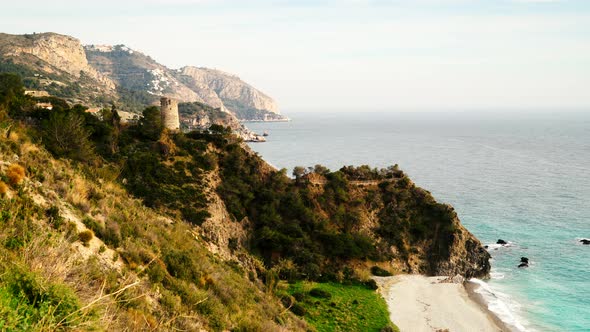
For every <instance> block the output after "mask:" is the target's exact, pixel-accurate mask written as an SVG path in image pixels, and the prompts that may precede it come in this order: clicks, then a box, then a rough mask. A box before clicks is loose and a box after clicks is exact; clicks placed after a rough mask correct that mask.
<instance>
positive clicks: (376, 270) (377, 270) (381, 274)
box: [371, 266, 392, 277]
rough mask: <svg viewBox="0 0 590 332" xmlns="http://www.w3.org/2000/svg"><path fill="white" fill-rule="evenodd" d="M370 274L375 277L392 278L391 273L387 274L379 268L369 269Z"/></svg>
mask: <svg viewBox="0 0 590 332" xmlns="http://www.w3.org/2000/svg"><path fill="white" fill-rule="evenodd" d="M371 273H372V274H373V275H374V276H377V277H391V276H392V274H391V272H389V271H387V270H385V269H382V268H380V267H379V266H373V267H371Z"/></svg>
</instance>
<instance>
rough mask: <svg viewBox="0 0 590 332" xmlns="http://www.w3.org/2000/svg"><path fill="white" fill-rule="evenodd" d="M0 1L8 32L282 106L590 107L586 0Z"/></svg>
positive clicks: (1, 24) (1, 27) (589, 9)
mask: <svg viewBox="0 0 590 332" xmlns="http://www.w3.org/2000/svg"><path fill="white" fill-rule="evenodd" d="M2 2H3V3H2V5H1V6H0V7H1V10H0V31H1V32H6V33H19V34H20V33H31V32H43V31H53V32H59V33H63V34H69V35H73V36H75V37H77V38H79V39H81V40H82V42H83V43H85V44H126V45H128V46H130V47H131V48H134V49H137V50H139V51H142V52H144V53H147V54H149V55H151V56H152V57H153V58H154V59H156V60H157V61H159V62H161V63H163V64H165V65H167V66H169V67H173V68H176V67H180V66H183V65H197V66H205V67H212V68H218V69H222V70H225V71H228V72H232V73H235V74H237V75H239V76H240V77H242V78H243V79H245V80H246V81H248V82H250V83H252V84H253V85H254V86H256V87H258V88H260V89H261V90H263V91H265V92H266V93H268V94H269V95H271V96H272V97H274V98H275V99H276V100H277V101H278V102H279V105H280V106H281V108H282V109H283V110H285V111H295V110H305V109H319V108H329V109H346V110H361V109H373V110H374V109H390V110H411V109H429V110H438V109H456V110H467V109H498V108H503V109H538V108H543V109H552V108H554V109H565V108H586V109H588V110H590V0H438V1H436V0H340V1H330V0H317V1H309V0H300V1H294V0H274V1H272V0H258V1H247V0H239V1H238V0H235V1H232V0H225V1H224V0H218V1H214V0H143V1H140V0H116V1H115V0H100V1H82V0H53V1H31V0H29V1H8V0H3V1H2Z"/></svg>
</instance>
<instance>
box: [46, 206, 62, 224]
mask: <svg viewBox="0 0 590 332" xmlns="http://www.w3.org/2000/svg"><path fill="white" fill-rule="evenodd" d="M45 215H46V216H47V218H48V219H49V223H50V224H51V225H52V226H53V228H55V229H59V228H60V227H61V226H62V225H63V223H64V218H63V217H62V216H61V215H60V214H59V208H58V207H57V206H55V205H54V206H51V207H50V208H48V209H47V210H45Z"/></svg>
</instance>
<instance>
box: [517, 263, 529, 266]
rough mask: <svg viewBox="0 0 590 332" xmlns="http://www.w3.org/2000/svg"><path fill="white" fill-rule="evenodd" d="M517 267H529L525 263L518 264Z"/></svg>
mask: <svg viewBox="0 0 590 332" xmlns="http://www.w3.org/2000/svg"><path fill="white" fill-rule="evenodd" d="M518 267H529V265H528V264H527V263H520V264H518Z"/></svg>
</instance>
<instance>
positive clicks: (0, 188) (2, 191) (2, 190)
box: [0, 181, 8, 197]
mask: <svg viewBox="0 0 590 332" xmlns="http://www.w3.org/2000/svg"><path fill="white" fill-rule="evenodd" d="M7 192H8V186H7V185H6V183H4V182H2V181H0V197H1V196H4V195H6V193H7Z"/></svg>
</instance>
